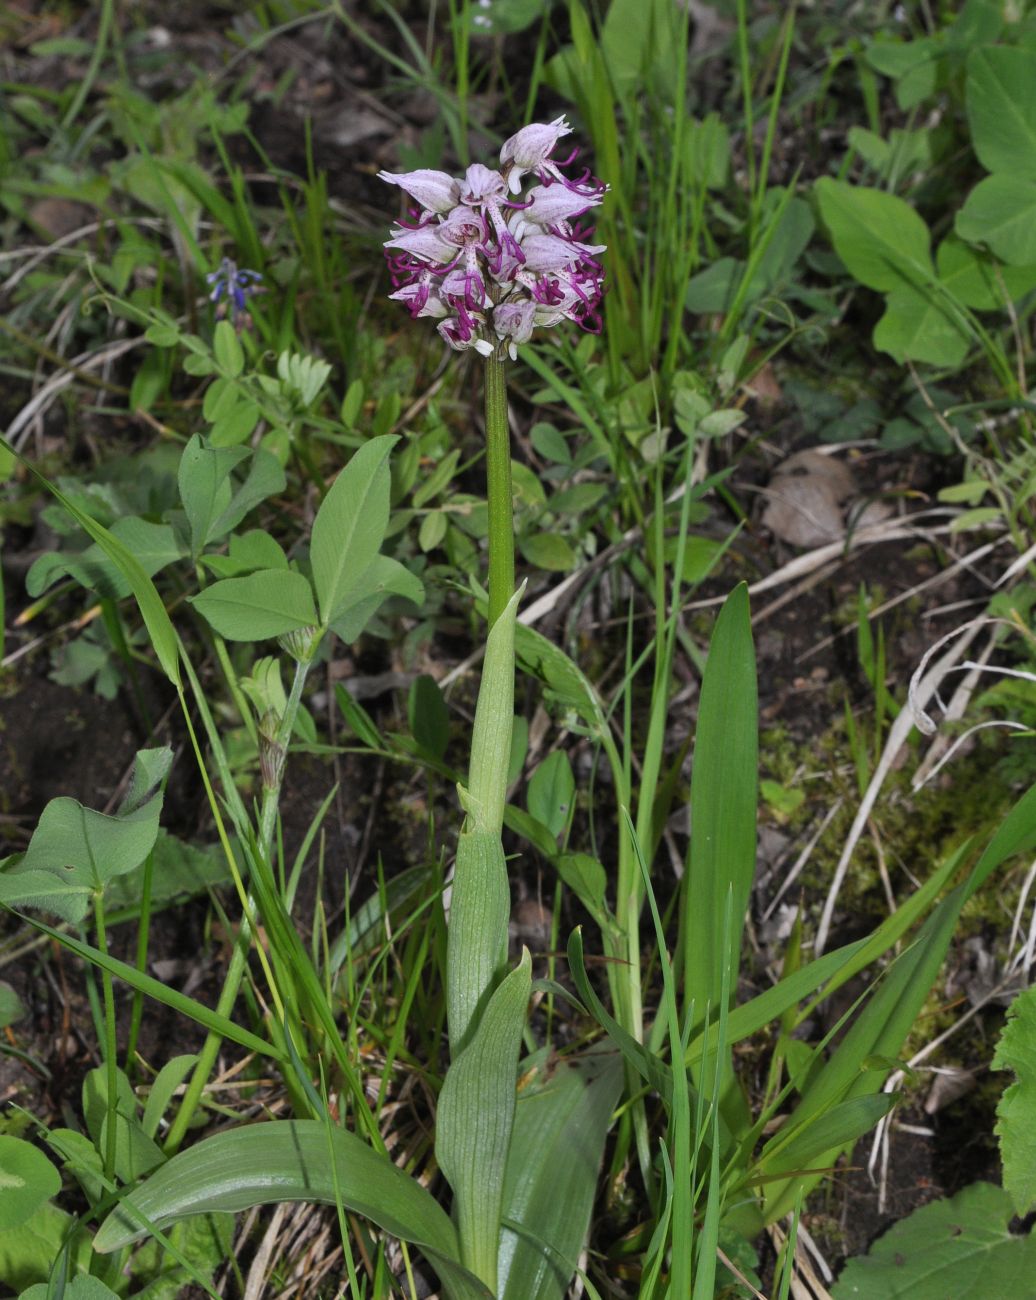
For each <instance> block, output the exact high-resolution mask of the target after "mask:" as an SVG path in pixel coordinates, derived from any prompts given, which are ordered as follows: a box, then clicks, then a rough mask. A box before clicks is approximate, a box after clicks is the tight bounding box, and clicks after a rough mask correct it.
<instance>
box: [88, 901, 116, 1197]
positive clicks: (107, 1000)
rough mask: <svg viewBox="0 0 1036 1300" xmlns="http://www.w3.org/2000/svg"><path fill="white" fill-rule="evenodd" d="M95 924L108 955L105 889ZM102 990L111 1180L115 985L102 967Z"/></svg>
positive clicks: (106, 1167)
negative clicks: (113, 985)
mask: <svg viewBox="0 0 1036 1300" xmlns="http://www.w3.org/2000/svg"><path fill="white" fill-rule="evenodd" d="M94 924H95V926H96V928H97V947H98V948H99V949H100V950H101V952H103V953H105V954H106V955H107V952H108V928H107V925H106V924H105V917H104V890H103V889H98V890H97V892H96V893H95V894H94ZM101 990H102V993H103V996H104V1033H105V1049H104V1063H105V1066H106V1071H107V1072H106V1078H107V1096H106V1098H105V1107H106V1110H107V1118H108V1129H107V1133H106V1135H105V1144H104V1152H103V1156H104V1176H105V1178H106V1179H108V1180H109V1181H110V1180H111V1179H112V1178H113V1177H114V1176H115V1150H116V1147H115V1144H116V1138H117V1137H118V1129H117V1128H116V1118H115V1111H116V1106H117V1104H118V1099H119V1098H118V1077H117V1076H118V1068H119V1066H118V1061H117V1059H116V1052H117V1047H116V1040H115V990H114V988H113V987H112V977H111V972H110V971H107V970H104V969H102V970H101Z"/></svg>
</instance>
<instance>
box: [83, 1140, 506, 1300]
mask: <svg viewBox="0 0 1036 1300" xmlns="http://www.w3.org/2000/svg"><path fill="white" fill-rule="evenodd" d="M282 1201H308V1202H314V1203H317V1204H323V1205H334V1204H336V1203H337V1202H338V1201H341V1203H342V1204H343V1205H344V1206H345V1207H346V1208H347V1209H350V1210H354V1211H355V1212H356V1213H357V1214H361V1215H363V1216H364V1217H365V1218H367V1219H370V1221H371V1222H372V1223H376V1224H377V1225H378V1226H379V1227H381V1228H383V1229H384V1230H385V1231H386V1232H390V1233H392V1235H393V1236H396V1237H400V1238H402V1239H403V1240H404V1241H409V1242H413V1243H414V1244H416V1245H417V1246H419V1247H420V1248H421V1249H422V1250H423V1251H424V1252H425V1253H426V1254H427V1255H428V1256H429V1258H430V1259H431V1261H432V1263H433V1264H434V1265H435V1266H436V1267H437V1268H438V1269H439V1270H440V1272H441V1275H442V1276H443V1280H444V1282H446V1281H448V1282H449V1294H451V1295H453V1296H457V1297H462V1296H463V1297H465V1298H467V1297H475V1296H485V1297H488V1295H489V1293H488V1292H487V1291H486V1290H485V1288H484V1287H479V1286H478V1285H477V1284H476V1283H475V1282H474V1280H473V1279H471V1278H470V1277H469V1276H468V1275H466V1274H465V1273H464V1272H463V1270H462V1269H460V1268H459V1267H458V1264H457V1261H458V1243H457V1234H456V1231H455V1229H454V1227H453V1224H452V1223H451V1222H450V1219H449V1216H448V1215H447V1214H446V1213H445V1211H444V1210H442V1208H441V1207H440V1206H439V1205H438V1203H437V1202H436V1201H435V1200H434V1198H433V1197H432V1196H431V1195H430V1193H428V1192H427V1191H425V1189H424V1188H423V1187H422V1186H421V1185H420V1183H418V1182H417V1181H416V1180H415V1179H413V1178H411V1177H410V1176H409V1175H408V1174H405V1173H404V1172H403V1170H401V1169H398V1168H397V1167H396V1166H395V1165H394V1164H393V1163H392V1162H391V1160H389V1159H387V1158H386V1157H385V1156H381V1155H379V1154H378V1153H377V1152H376V1151H374V1150H373V1149H372V1148H371V1147H369V1146H368V1145H367V1143H366V1142H364V1141H363V1140H362V1139H361V1138H359V1137H357V1136H356V1135H355V1134H354V1133H350V1132H348V1131H346V1130H345V1129H340V1128H328V1127H327V1126H326V1125H324V1124H323V1123H321V1122H320V1121H319V1120H282V1121H274V1122H272V1123H264V1124H252V1125H248V1126H243V1127H240V1128H236V1129H232V1130H231V1131H230V1132H228V1133H217V1134H216V1135H215V1136H214V1137H210V1138H206V1139H204V1140H203V1141H202V1142H199V1143H198V1144H197V1145H196V1146H193V1147H190V1148H188V1149H187V1150H186V1151H182V1152H180V1153H179V1154H178V1155H175V1156H174V1157H173V1158H172V1159H171V1160H170V1161H169V1162H168V1163H167V1164H165V1165H163V1166H162V1168H161V1169H159V1170H158V1171H157V1172H156V1173H155V1174H153V1175H152V1176H151V1177H150V1178H148V1179H147V1180H146V1181H145V1182H143V1183H142V1184H141V1185H140V1186H138V1187H136V1188H135V1189H134V1190H133V1191H131V1192H130V1193H129V1194H128V1195H127V1196H125V1197H124V1198H123V1200H122V1201H121V1202H120V1204H119V1206H118V1207H117V1208H116V1209H115V1210H113V1211H112V1213H111V1214H110V1215H109V1216H108V1218H107V1219H106V1220H105V1221H104V1223H103V1224H102V1225H101V1228H100V1230H99V1231H98V1233H97V1235H96V1236H95V1237H94V1243H93V1244H94V1249H95V1250H97V1251H100V1252H101V1253H104V1254H106V1253H109V1252H110V1251H113V1250H118V1249H120V1248H121V1247H122V1246H125V1245H128V1244H129V1243H130V1242H132V1241H135V1240H136V1239H137V1238H138V1237H142V1236H144V1235H145V1234H146V1232H147V1230H148V1226H149V1225H153V1226H155V1227H159V1228H161V1227H162V1226H164V1225H165V1224H167V1223H170V1222H172V1221H173V1220H176V1219H180V1218H183V1217H184V1216H186V1215H190V1214H199V1213H206V1212H211V1211H230V1212H238V1211H240V1210H246V1209H250V1208H251V1207H252V1206H255V1205H269V1204H275V1203H278V1202H282Z"/></svg>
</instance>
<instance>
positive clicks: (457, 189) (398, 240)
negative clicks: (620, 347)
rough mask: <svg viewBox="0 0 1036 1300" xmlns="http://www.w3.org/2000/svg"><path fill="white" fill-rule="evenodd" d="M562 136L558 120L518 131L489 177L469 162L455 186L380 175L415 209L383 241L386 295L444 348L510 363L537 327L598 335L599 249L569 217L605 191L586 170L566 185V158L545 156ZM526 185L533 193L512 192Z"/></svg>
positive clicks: (430, 177)
mask: <svg viewBox="0 0 1036 1300" xmlns="http://www.w3.org/2000/svg"><path fill="white" fill-rule="evenodd" d="M571 132H572V128H571V127H570V126H569V125H568V122H567V121H566V120H565V118H564V117H558V118H555V119H554V121H553V122H548V123H533V124H532V125H531V126H526V127H523V128H522V130H521V131H519V132H517V134H515V135H513V136H511V138H510V139H509V140H507V141H506V142H505V143H504V146H503V148H502V149H501V150H500V164H501V165H500V169H499V170H498V171H494V170H493V169H492V168H491V167H486V166H484V165H483V164H482V163H473V164H472V165H471V166H470V167H469V168H468V169H467V171H466V172H465V174H464V176H463V177H462V178H460V179H456V178H454V177H452V176H449V175H448V174H447V173H446V172H440V171H432V170H429V169H427V168H423V169H420V170H418V171H413V172H387V171H385V172H379V176H380V178H381V179H382V180H383V181H386V182H387V183H388V184H390V185H396V186H398V188H399V189H401V190H403V191H404V193H406V194H407V195H409V196H410V198H411V199H413V200H415V201H416V202H417V203H418V204H419V205H420V208H419V209H416V208H415V209H413V210H412V211H411V213H410V217H409V218H408V219H407V220H405V221H404V220H400V221H398V222H397V223H396V226H395V227H394V229H393V230H392V232H391V237H390V238H389V239H388V240H386V241H385V252H386V258H387V260H388V265H389V271H390V273H391V276H392V285H393V289H394V292H393V293H392V294H391V295H390V296H391V297H392V298H393V299H394V300H395V301H397V302H401V303H403V304H404V306H406V307H407V308H408V310H409V311H410V314H411V316H412V317H414V318H415V319H417V318H418V317H421V316H425V317H431V318H432V319H434V320H437V321H438V325H437V329H438V331H439V334H440V335H441V336H442V338H443V339H444V340H445V342H446V343H448V344H449V346H450V347H451V348H454V349H456V350H457V351H465V350H467V349H469V348H472V349H474V350H475V351H476V352H479V353H481V354H482V355H483V356H491V355H492V354H493V353H494V352H496V351H497V350H498V349H500V350H506V351H507V353H508V354H509V355H510V356H511V357H512V358H513V357H515V356H516V355H517V348H518V347H519V346H520V345H521V344H523V343H527V342H528V341H529V339H530V338H531V337H532V333H533V330H534V329H535V328H536V327H537V326H540V327H549V326H552V325H557V324H559V323H560V322H561V321H563V320H571V321H575V323H576V324H577V325H579V326H580V327H581V328H582V329H584V330H588V331H591V332H593V333H597V332H598V331H599V330H600V328H601V321H600V303H601V297H602V294H603V292H604V272H603V269H602V267H601V264H600V262H599V261H598V260H597V257H598V255H599V254H600V253H603V252H604V251H605V246H604V245H603V244H594V243H593V242H592V240H593V231H592V230H591V229H589V228H588V227H587V226H586V225H585V224H584V223H583V222H582V221H581V220H580V219H581V218H584V217H585V216H586V214H587V213H588V212H590V210H591V209H592V208H595V207H597V206H598V205H599V204H600V203H601V202H602V201H603V199H604V196H605V194H606V193H607V191H608V186H607V185H604V184H602V183H601V182H600V181H598V180H596V179H595V178H594V177H592V176H590V175H589V173H588V172H584V173H583V174H582V175H581V176H579V177H577V178H572V177H570V176H568V175H566V173H565V171H564V168H566V167H568V166H569V165H570V164H571V163H572V162H573V161H574V159H575V157H576V151H574V150H573V151H572V153H571V155H570V156H569V157H568V158H567V159H564V160H559V159H554V158H552V157H551V155H552V153H553V151H554V149H555V147H556V145H557V143H558V141H559V140H560V139H561V138H562V137H563V136H566V135H570V134H571ZM526 176H531V177H533V178H535V179H536V180H537V181H538V182H539V183H538V184H535V185H533V186H532V187H531V188H530V189H528V191H526V192H523V179H524V178H525V177H526ZM575 221H579V225H578V226H573V224H572V223H573V222H575Z"/></svg>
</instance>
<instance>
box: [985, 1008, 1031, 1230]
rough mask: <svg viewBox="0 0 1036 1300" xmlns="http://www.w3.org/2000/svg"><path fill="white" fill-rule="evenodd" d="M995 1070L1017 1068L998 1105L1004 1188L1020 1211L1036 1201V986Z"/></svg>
mask: <svg viewBox="0 0 1036 1300" xmlns="http://www.w3.org/2000/svg"><path fill="white" fill-rule="evenodd" d="M992 1068H993V1069H994V1070H1011V1071H1012V1072H1013V1073H1014V1075H1015V1080H1014V1082H1013V1083H1012V1084H1010V1085H1009V1086H1008V1087H1007V1088H1006V1089H1005V1090H1004V1094H1003V1096H1002V1097H1001V1098H1000V1101H999V1102H998V1104H997V1108H996V1135H997V1137H998V1138H999V1139H1000V1157H1001V1160H1002V1161H1003V1166H1004V1175H1003V1179H1004V1190H1005V1191H1006V1192H1007V1194H1008V1195H1009V1196H1010V1198H1011V1200H1012V1202H1013V1204H1014V1208H1015V1212H1016V1213H1017V1214H1018V1215H1026V1214H1028V1213H1029V1211H1030V1210H1031V1209H1032V1208H1033V1206H1034V1205H1036V988H1028V989H1026V990H1025V991H1024V992H1022V993H1019V994H1018V996H1017V997H1016V998H1015V1000H1014V1001H1013V1002H1012V1003H1011V1006H1010V1007H1009V1008H1008V1012H1007V1023H1006V1024H1005V1025H1004V1028H1003V1032H1002V1033H1001V1035H1000V1041H999V1042H998V1043H997V1045H996V1052H995V1054H994V1056H993V1062H992Z"/></svg>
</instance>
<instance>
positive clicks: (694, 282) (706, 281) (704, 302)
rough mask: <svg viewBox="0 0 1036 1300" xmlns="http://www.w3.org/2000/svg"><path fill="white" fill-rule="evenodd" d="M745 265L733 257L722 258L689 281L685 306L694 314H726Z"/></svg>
mask: <svg viewBox="0 0 1036 1300" xmlns="http://www.w3.org/2000/svg"><path fill="white" fill-rule="evenodd" d="M744 269H745V266H744V263H743V262H739V261H737V259H736V258H733V257H720V258H717V259H716V261H715V262H712V263H710V264H709V265H708V266H707V267H706V268H705V270H704V271H699V272H698V274H697V275H692V276H691V278H690V279H689V280H688V281H687V292H686V294H685V296H684V305H685V306H686V307H687V310H688V311H693V312H710V313H711V312H726V311H729V310H730V306H731V304H732V303H733V301H734V294H735V293H736V292H737V287H738V285H739V284H740V283H741V277H742V275H743V274H744Z"/></svg>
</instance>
